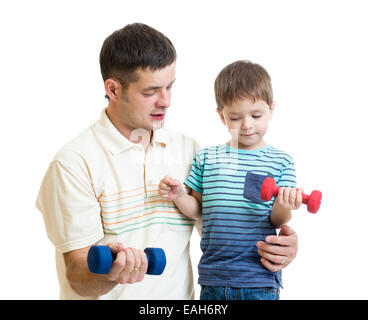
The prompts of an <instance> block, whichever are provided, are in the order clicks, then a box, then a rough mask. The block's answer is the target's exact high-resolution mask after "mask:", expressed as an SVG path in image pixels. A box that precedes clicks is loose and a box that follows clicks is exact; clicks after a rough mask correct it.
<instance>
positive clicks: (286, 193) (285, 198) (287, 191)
mask: <svg viewBox="0 0 368 320" xmlns="http://www.w3.org/2000/svg"><path fill="white" fill-rule="evenodd" d="M289 195H290V188H289V187H286V188H284V193H283V198H282V199H283V201H284V202H285V203H289Z"/></svg>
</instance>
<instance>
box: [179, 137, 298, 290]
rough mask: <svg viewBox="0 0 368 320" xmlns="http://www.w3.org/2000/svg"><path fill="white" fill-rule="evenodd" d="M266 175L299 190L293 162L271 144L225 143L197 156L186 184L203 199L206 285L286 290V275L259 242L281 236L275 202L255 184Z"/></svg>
mask: <svg viewBox="0 0 368 320" xmlns="http://www.w3.org/2000/svg"><path fill="white" fill-rule="evenodd" d="M265 176H272V177H274V179H275V180H276V183H277V184H278V185H279V186H290V187H296V179H295V169H294V164H293V160H292V158H291V157H290V156H289V155H288V154H286V153H285V152H283V151H280V150H278V149H276V148H274V147H273V146H271V145H267V146H265V147H263V148H260V149H257V150H243V149H236V148H233V147H231V146H229V145H227V144H222V145H219V146H214V147H208V148H205V149H202V150H201V151H200V152H198V153H197V154H196V155H195V157H194V160H193V164H192V169H191V172H190V175H189V176H188V178H187V180H186V181H185V184H186V185H187V186H189V187H190V188H192V189H193V190H196V191H198V192H200V193H201V194H202V215H203V216H202V218H203V227H202V239H201V249H202V252H203V255H202V257H201V259H200V263H199V266H198V274H199V279H198V282H199V284H200V285H209V286H230V287H238V288H260V287H274V288H275V287H276V286H277V283H278V284H279V285H281V286H282V280H281V271H279V272H276V273H274V272H271V271H270V270H268V269H266V268H265V267H264V266H263V265H262V264H261V262H260V256H259V254H258V253H257V250H258V249H257V247H256V243H257V241H259V240H262V241H264V239H265V237H266V236H267V235H272V234H276V230H275V228H274V227H273V225H272V224H271V222H270V219H269V216H270V212H271V210H272V205H273V200H274V198H272V199H271V200H270V201H267V202H264V201H262V200H261V199H260V197H259V196H258V195H259V193H260V183H252V182H251V180H255V181H262V180H263V178H264V177H265ZM247 178H248V179H249V180H248V183H247ZM254 178H255V179H254Z"/></svg>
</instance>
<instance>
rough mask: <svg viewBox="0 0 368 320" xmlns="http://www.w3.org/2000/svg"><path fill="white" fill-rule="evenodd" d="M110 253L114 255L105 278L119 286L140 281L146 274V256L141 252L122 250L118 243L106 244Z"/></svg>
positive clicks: (120, 244)
mask: <svg viewBox="0 0 368 320" xmlns="http://www.w3.org/2000/svg"><path fill="white" fill-rule="evenodd" d="M108 246H109V248H110V249H111V251H112V253H114V254H116V259H115V260H114V262H113V264H112V266H111V270H110V272H109V273H108V275H107V277H108V279H109V280H110V281H115V282H118V283H120V284H125V283H135V282H139V281H142V280H143V278H144V275H145V274H146V272H147V268H148V262H147V256H146V254H145V253H144V251H143V250H137V249H134V248H124V246H123V244H122V243H120V242H114V243H110V244H108Z"/></svg>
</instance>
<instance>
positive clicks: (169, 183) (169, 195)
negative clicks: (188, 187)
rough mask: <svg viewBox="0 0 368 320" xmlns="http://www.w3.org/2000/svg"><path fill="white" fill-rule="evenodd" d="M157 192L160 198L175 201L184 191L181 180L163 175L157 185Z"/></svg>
mask: <svg viewBox="0 0 368 320" xmlns="http://www.w3.org/2000/svg"><path fill="white" fill-rule="evenodd" d="M158 193H159V194H160V196H161V197H162V198H165V199H167V200H171V201H175V200H176V199H178V198H179V197H180V196H181V195H182V194H184V193H185V191H184V189H183V186H182V184H181V182H180V181H179V180H177V179H174V178H172V177H169V176H166V177H164V178H163V179H162V180H161V181H160V183H159V185H158Z"/></svg>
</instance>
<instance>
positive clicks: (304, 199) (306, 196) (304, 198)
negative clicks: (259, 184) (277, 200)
mask: <svg viewBox="0 0 368 320" xmlns="http://www.w3.org/2000/svg"><path fill="white" fill-rule="evenodd" d="M279 190H280V187H278V186H275V187H274V189H273V194H272V197H277V195H278V194H279ZM297 190H298V189H297ZM309 197H310V195H309V194H305V193H302V203H304V204H308V200H309Z"/></svg>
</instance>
